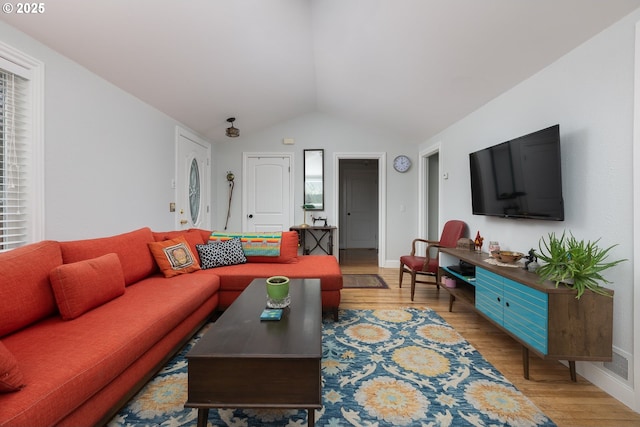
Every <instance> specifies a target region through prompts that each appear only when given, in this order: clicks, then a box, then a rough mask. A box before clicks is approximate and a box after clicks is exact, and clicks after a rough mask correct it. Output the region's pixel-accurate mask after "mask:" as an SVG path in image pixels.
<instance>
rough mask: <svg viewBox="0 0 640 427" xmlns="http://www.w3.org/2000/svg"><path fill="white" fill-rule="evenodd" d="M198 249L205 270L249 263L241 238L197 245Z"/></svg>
mask: <svg viewBox="0 0 640 427" xmlns="http://www.w3.org/2000/svg"><path fill="white" fill-rule="evenodd" d="M196 249H197V250H198V255H200V264H201V267H202V268H203V269H206V268H215V267H222V266H224V265H236V264H244V263H246V262H247V257H245V256H244V252H243V250H242V243H241V242H240V239H239V238H233V239H229V240H226V241H224V242H217V243H208V244H206V245H196Z"/></svg>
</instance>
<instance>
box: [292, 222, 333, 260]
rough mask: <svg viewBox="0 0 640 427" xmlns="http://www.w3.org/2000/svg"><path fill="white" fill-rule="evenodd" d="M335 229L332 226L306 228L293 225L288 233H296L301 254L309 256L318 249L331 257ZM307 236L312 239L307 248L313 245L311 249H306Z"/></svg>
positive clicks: (310, 226)
mask: <svg viewBox="0 0 640 427" xmlns="http://www.w3.org/2000/svg"><path fill="white" fill-rule="evenodd" d="M337 229H338V227H336V226H333V225H325V226H315V225H309V226H307V227H301V226H299V225H294V226H292V227H289V230H290V231H297V232H298V238H299V243H300V247H301V248H302V253H303V254H304V255H309V254H310V253H312V252H313V251H314V250H315V249H316V248H319V249H320V250H322V252H324V253H325V254H327V255H333V233H334V231H335V230H337ZM307 236H311V238H312V239H313V240H310V242H309V246H311V245H313V247H310V248H307V244H306V241H307ZM323 245H324V246H323Z"/></svg>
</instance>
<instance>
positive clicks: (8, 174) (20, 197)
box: [0, 69, 31, 251]
mask: <svg viewBox="0 0 640 427" xmlns="http://www.w3.org/2000/svg"><path fill="white" fill-rule="evenodd" d="M28 83H29V82H28V80H26V79H24V78H22V77H20V76H18V75H16V74H13V73H11V72H8V71H5V70H2V69H0V251H6V250H9V249H13V248H16V247H18V246H21V245H23V244H25V243H26V241H27V237H28V236H27V235H28V225H29V224H28V212H29V206H28V205H27V204H28V201H29V198H28V197H27V196H28V192H29V176H28V171H29V164H28V162H29V159H30V158H31V156H30V153H29V135H28V131H29V129H30V126H29V108H28V99H29V98H28V91H29V84H28Z"/></svg>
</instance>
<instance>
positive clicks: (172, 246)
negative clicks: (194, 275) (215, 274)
mask: <svg viewBox="0 0 640 427" xmlns="http://www.w3.org/2000/svg"><path fill="white" fill-rule="evenodd" d="M147 244H148V245H149V249H150V250H151V253H152V254H153V257H154V258H155V260H156V263H157V264H158V267H160V270H161V271H162V274H164V277H173V276H177V275H178V274H185V273H191V272H193V271H197V270H200V264H198V260H196V257H195V255H194V254H193V253H191V249H189V243H187V240H186V239H185V238H184V236H180V237H176V238H175V239H169V240H164V241H162V242H150V243H147Z"/></svg>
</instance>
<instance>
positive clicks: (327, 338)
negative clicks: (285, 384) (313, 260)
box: [109, 309, 555, 427]
mask: <svg viewBox="0 0 640 427" xmlns="http://www.w3.org/2000/svg"><path fill="white" fill-rule="evenodd" d="M210 326H211V324H209V325H207V326H205V329H206V328H208V327H210ZM203 333H204V329H203V331H200V333H199V334H198V335H197V336H196V337H194V339H193V340H192V341H191V342H190V343H189V344H188V345H187V346H186V347H185V349H183V350H182V351H181V352H180V354H179V355H177V356H176V357H175V358H174V359H173V360H172V361H171V362H170V363H169V364H168V365H167V367H166V368H165V369H163V370H162V371H161V372H160V373H159V374H158V375H157V376H156V377H155V378H154V379H153V380H152V381H151V382H149V384H147V385H146V386H145V387H144V388H143V389H142V390H141V391H140V392H139V393H138V395H136V396H135V397H134V398H133V399H132V400H131V402H129V404H128V405H127V406H126V407H125V408H123V409H122V410H121V411H120V413H119V414H118V415H117V416H116V417H114V418H113V420H112V421H111V422H110V423H109V426H110V427H116V426H167V427H172V426H176V427H178V426H195V425H196V421H197V410H195V409H185V408H184V406H183V405H184V402H185V401H186V400H187V362H186V359H185V357H184V356H185V354H186V352H187V351H188V350H189V349H190V348H191V347H192V346H193V345H194V344H195V342H196V341H197V340H198V339H199V338H200V337H201V336H202V334H203ZM322 335H323V345H322V347H323V350H322V351H323V356H322V396H323V401H322V404H323V407H322V409H320V410H316V426H328V427H339V426H356V427H382V426H412V427H413V426H420V427H449V426H451V427H454V426H455V427H458V426H474V427H497V426H518V427H534V426H555V424H554V423H553V422H552V421H551V420H550V419H549V418H547V417H546V416H545V414H543V413H542V412H541V411H540V410H539V409H538V408H537V407H536V406H535V405H534V404H533V403H532V402H531V401H530V400H529V399H528V398H527V397H525V396H524V395H523V394H522V393H521V392H520V391H518V390H517V389H516V388H515V387H514V386H513V385H512V384H511V383H510V382H509V381H507V379H506V378H505V377H504V376H502V375H501V374H500V372H498V371H497V370H496V369H495V368H494V367H493V366H492V365H491V364H490V363H489V362H487V361H486V360H485V359H484V358H483V357H482V356H481V355H480V353H478V351H477V350H476V349H475V348H473V347H472V346H471V345H470V344H469V343H468V342H467V341H466V340H465V339H464V338H462V336H461V335H460V334H458V333H457V332H456V331H455V330H454V329H453V328H452V327H451V326H449V325H448V324H447V323H446V322H445V321H444V319H442V318H441V317H440V316H439V315H438V314H436V313H435V312H434V311H432V310H429V309H393V310H341V312H340V321H339V322H334V321H333V320H331V319H328V318H326V319H324V321H323V329H322ZM209 425H210V426H229V427H248V426H265V427H271V426H274V427H275V426H279V427H302V426H306V425H307V413H306V411H304V410H256V409H252V410H248V409H211V410H210V411H209Z"/></svg>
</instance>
